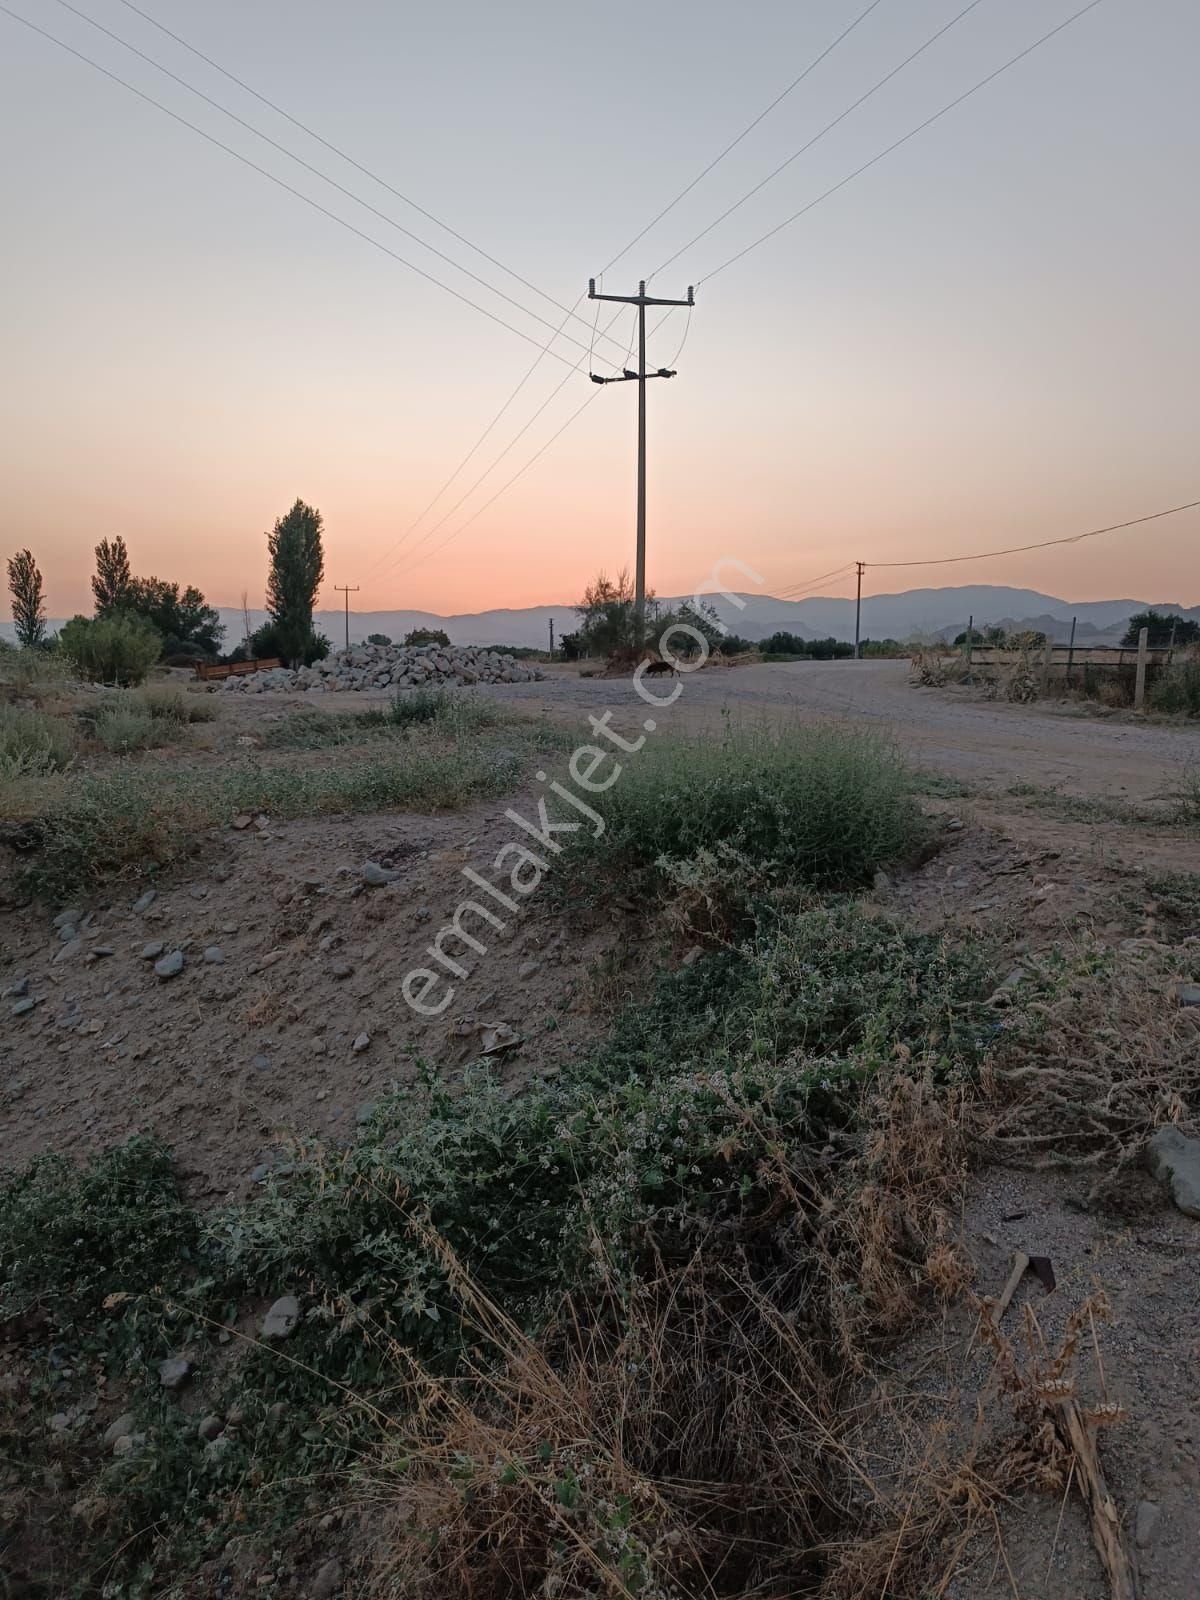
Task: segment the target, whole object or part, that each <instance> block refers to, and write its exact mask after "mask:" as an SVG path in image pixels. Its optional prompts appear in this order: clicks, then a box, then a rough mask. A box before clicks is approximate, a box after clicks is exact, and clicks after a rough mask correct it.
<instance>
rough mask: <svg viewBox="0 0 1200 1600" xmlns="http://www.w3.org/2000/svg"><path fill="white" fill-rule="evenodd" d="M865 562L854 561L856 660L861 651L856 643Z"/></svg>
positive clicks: (857, 640)
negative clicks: (856, 587) (855, 579)
mask: <svg viewBox="0 0 1200 1600" xmlns="http://www.w3.org/2000/svg"><path fill="white" fill-rule="evenodd" d="M866 564H867V563H866V562H865V561H856V562H855V563H854V565H855V567H856V568H857V570H858V593H857V594H856V595H855V597H854V659H855V660H856V661H857V660H858V659H859V655H860V653H861V652H860V651H859V647H858V644H859V632H860V626H861V623H862V575H863V569H864V568H865V567H866Z"/></svg>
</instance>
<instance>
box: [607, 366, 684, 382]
mask: <svg viewBox="0 0 1200 1600" xmlns="http://www.w3.org/2000/svg"><path fill="white" fill-rule="evenodd" d="M678 376H679V374H678V373H677V372H675V371H673V370H668V369H667V368H666V367H659V369H658V371H657V372H629V371H628V370H626V371H625V372H622V373H621V375H620V376H619V377H616V378H602V377H601V376H600V374H599V373H598V372H589V373H588V377H589V378H591V380H592V382H593V383H636V382H637V381H638V379H639V378H677V377H678Z"/></svg>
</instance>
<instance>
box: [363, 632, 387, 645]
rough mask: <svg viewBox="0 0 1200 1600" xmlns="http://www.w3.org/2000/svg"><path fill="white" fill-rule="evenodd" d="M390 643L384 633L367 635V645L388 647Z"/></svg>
mask: <svg viewBox="0 0 1200 1600" xmlns="http://www.w3.org/2000/svg"><path fill="white" fill-rule="evenodd" d="M391 642H392V641H391V639H390V638H389V637H388V635H387V634H386V633H369V634H368V635H367V643H368V644H379V645H389V644H391Z"/></svg>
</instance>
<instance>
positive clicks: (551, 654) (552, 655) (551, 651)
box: [550, 617, 554, 661]
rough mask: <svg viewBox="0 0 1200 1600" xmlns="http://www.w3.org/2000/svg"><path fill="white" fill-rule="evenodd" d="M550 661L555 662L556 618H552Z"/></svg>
mask: <svg viewBox="0 0 1200 1600" xmlns="http://www.w3.org/2000/svg"><path fill="white" fill-rule="evenodd" d="M550 659H551V661H553V660H554V618H553V617H551V618H550Z"/></svg>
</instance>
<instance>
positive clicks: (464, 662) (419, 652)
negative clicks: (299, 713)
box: [222, 644, 543, 694]
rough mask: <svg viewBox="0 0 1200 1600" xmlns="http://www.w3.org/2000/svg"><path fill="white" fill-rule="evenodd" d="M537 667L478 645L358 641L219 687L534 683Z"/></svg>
mask: <svg viewBox="0 0 1200 1600" xmlns="http://www.w3.org/2000/svg"><path fill="white" fill-rule="evenodd" d="M542 676H543V674H542V671H541V668H540V667H536V666H533V665H532V664H529V665H527V664H526V663H524V662H521V661H517V660H516V658H515V657H513V656H509V655H505V654H503V653H502V652H501V651H499V650H487V649H484V648H483V647H481V646H479V645H458V644H452V645H436V644H422V645H415V646H413V647H412V648H405V647H404V646H403V645H395V644H356V645H354V646H352V647H351V648H350V649H349V650H339V651H338V652H337V654H336V655H331V656H325V657H323V659H322V660H320V661H314V662H313V664H312V666H311V667H300V668H298V669H297V670H296V671H294V672H293V671H292V670H291V669H290V668H289V667H272V668H270V669H269V670H268V671H266V672H250V673H247V674H246V675H245V676H244V677H234V678H226V679H224V681H223V685H222V686H223V688H225V689H226V690H228V691H230V692H232V693H234V694H262V693H263V692H264V691H272V692H275V693H278V692H280V691H281V690H282V691H287V690H297V691H302V692H304V693H307V694H328V693H332V692H333V691H334V690H335V689H389V688H392V689H414V688H419V687H424V686H428V687H430V688H440V687H445V686H448V685H453V684H466V683H535V682H537V681H538V680H539V679H540V678H541V677H542Z"/></svg>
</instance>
